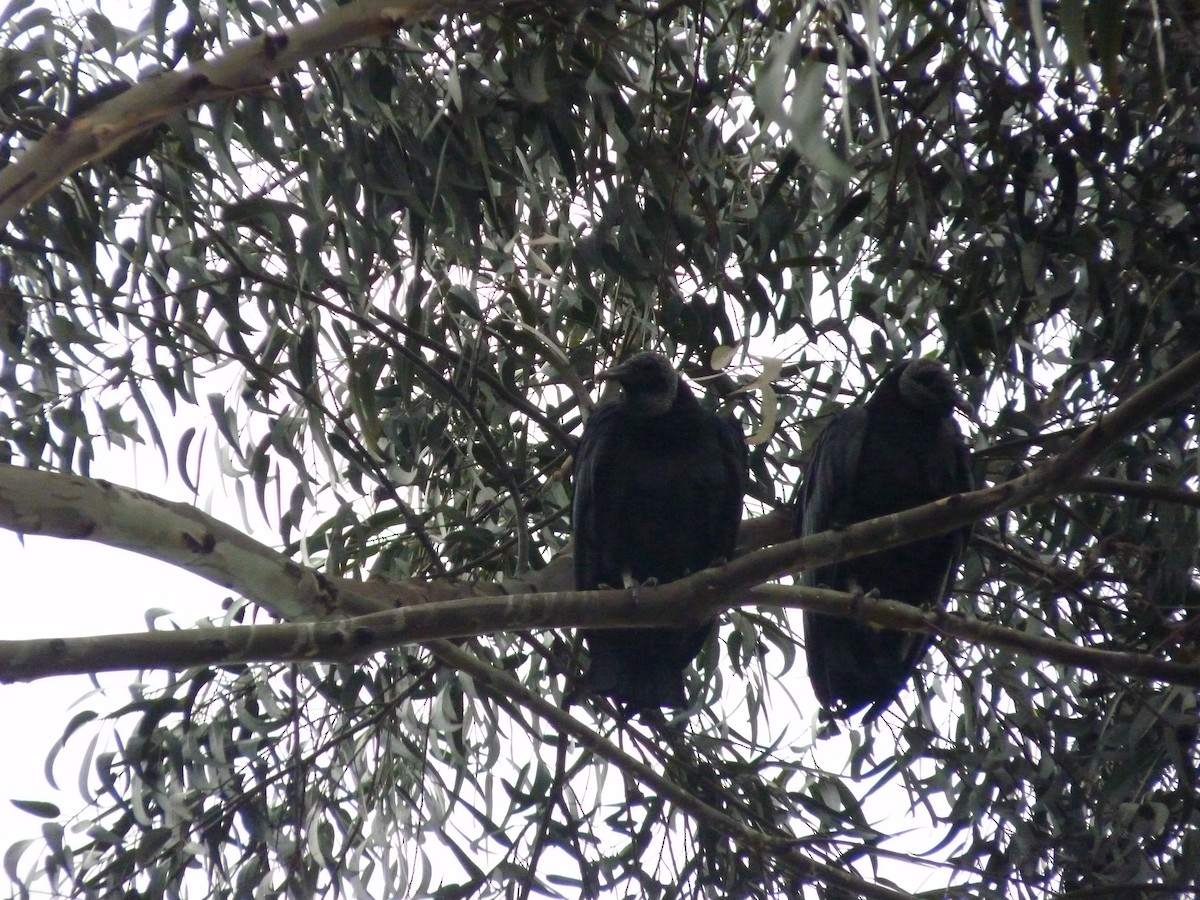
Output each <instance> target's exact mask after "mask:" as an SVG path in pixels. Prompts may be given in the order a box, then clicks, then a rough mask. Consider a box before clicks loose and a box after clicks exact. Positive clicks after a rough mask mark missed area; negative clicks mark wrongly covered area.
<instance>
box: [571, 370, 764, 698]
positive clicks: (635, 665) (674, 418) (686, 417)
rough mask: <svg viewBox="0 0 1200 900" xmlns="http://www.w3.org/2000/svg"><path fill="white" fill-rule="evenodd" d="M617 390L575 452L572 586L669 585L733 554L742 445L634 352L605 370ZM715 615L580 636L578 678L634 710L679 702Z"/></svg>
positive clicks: (732, 425)
mask: <svg viewBox="0 0 1200 900" xmlns="http://www.w3.org/2000/svg"><path fill="white" fill-rule="evenodd" d="M599 377H600V378H601V379H609V380H614V381H617V382H618V383H619V384H620V385H621V388H622V391H621V394H622V395H621V397H620V399H618V400H614V401H611V402H608V403H604V404H602V405H601V406H599V407H597V408H596V410H595V411H594V412H593V413H592V416H591V418H590V419H588V422H587V426H586V427H585V428H584V429H583V437H582V439H581V440H580V442H579V449H578V451H577V452H576V454H575V498H574V504H573V507H572V522H573V527H574V542H575V586H576V587H577V588H578V589H580V590H593V589H595V588H598V587H601V586H608V587H629V586H633V585H637V584H644V583H646V582H647V581H650V580H654V581H655V582H657V583H660V584H661V583H666V582H668V581H674V580H675V579H678V578H682V577H684V576H685V575H690V574H692V573H693V572H698V571H700V570H701V569H705V568H707V567H709V566H711V565H713V564H714V563H716V562H718V561H721V560H727V559H729V558H731V557H732V555H733V549H734V546H735V544H736V541H737V530H738V523H739V521H740V520H741V516H742V494H743V492H744V485H745V479H746V443H745V439H744V438H743V436H742V431H741V429H740V427H739V426H738V424H737V422H736V420H734V419H733V417H732V416H728V417H726V416H720V415H717V414H716V413H713V412H710V411H708V410H706V409H704V408H703V407H702V406H701V405H700V403H699V401H698V400H697V399H696V397H695V395H694V394H693V393H692V392H691V390H690V389H689V388H688V386H687V385H686V384H684V383H683V381H682V380H681V379H680V378H679V375H678V374H677V373H676V372H675V370H674V369H673V368H672V367H671V364H670V363H669V362H668V361H667V360H666V359H665V358H663V357H662V356H659V355H658V354H657V353H639V354H637V355H636V356H633V357H631V358H630V359H628V360H626V361H625V362H623V363H621V364H620V365H618V366H614V367H613V368H611V369H608V370H607V371H605V372H603V373H601V374H600V376H599ZM712 625H713V623H712V622H707V623H704V624H702V625H700V626H695V625H693V626H690V627H687V628H618V629H608V630H588V631H584V632H583V636H584V638H585V639H586V642H587V646H588V651H589V655H590V661H589V666H588V670H587V674H586V677H585V682H586V684H587V686H588V687H590V688H591V689H592V690H595V691H598V692H599V693H602V694H606V695H608V696H610V697H613V698H614V699H616V700H617V701H618V702H620V703H621V704H623V705H624V706H625V707H626V708H627V709H628V710H629V711H631V712H638V711H641V710H646V709H656V708H659V707H663V706H667V707H680V706H685V705H686V703H687V700H686V698H685V696H684V686H683V673H684V670H685V669H686V668H687V666H688V664H689V663H690V662H691V661H692V660H693V659H694V658H695V656H696V654H697V653H699V652H700V648H701V647H702V646H703V645H704V641H705V639H706V638H707V637H708V635H709V632H711V631H712Z"/></svg>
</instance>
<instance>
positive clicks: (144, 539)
mask: <svg viewBox="0 0 1200 900" xmlns="http://www.w3.org/2000/svg"><path fill="white" fill-rule="evenodd" d="M0 528H5V529H8V530H10V531H15V532H17V533H18V534H29V535H43V536H46V537H57V538H66V539H73V540H89V541H93V542H95V543H99V544H106V545H108V546H110V547H119V548H121V549H123V550H130V551H132V552H134V553H139V554H141V555H143V556H149V557H151V558H153V559H159V560H162V561H163V562H166V563H170V564H171V565H174V566H177V567H179V568H181V569H184V570H185V571H188V572H192V573H194V574H195V575H198V576H200V577H201V578H204V579H206V580H208V581H211V582H213V583H214V584H217V585H220V586H221V587H224V588H228V589H229V590H231V591H233V592H235V593H237V594H238V595H240V596H243V597H246V598H247V599H249V600H251V601H253V602H254V603H256V604H258V605H259V606H261V607H263V608H264V609H266V610H268V611H269V612H271V613H273V614H274V615H277V616H279V617H280V618H284V619H302V618H309V617H317V616H328V615H339V616H346V615H355V614H361V613H371V612H377V611H379V610H383V609H391V608H392V607H395V606H404V605H418V604H422V603H429V602H432V601H435V600H443V599H450V598H456V597H464V596H478V595H481V594H483V595H486V594H500V593H503V591H502V589H501V588H500V587H499V586H497V585H494V584H486V583H481V584H474V585H467V584H452V583H448V582H404V583H398V584H388V583H385V582H361V581H355V580H352V579H348V578H329V577H326V576H324V575H322V574H321V573H319V572H317V571H316V570H314V569H310V568H307V567H305V566H301V565H298V564H297V563H295V562H292V561H291V560H290V559H288V558H287V557H286V556H284V555H283V554H281V553H278V552H277V551H275V550H272V549H271V548H270V547H268V546H266V545H265V544H262V543H260V542H259V541H256V540H254V539H253V538H251V537H249V536H247V535H245V534H243V533H242V532H240V531H238V530H237V529H236V528H232V527H231V526H229V525H226V524H225V523H223V522H221V521H219V520H218V519H214V518H213V517H212V516H210V515H207V514H206V513H203V512H201V511H200V510H198V509H196V508H195V507H194V506H189V505H188V504H186V503H175V502H172V501H169V500H163V499H161V498H159V497H155V496H153V495H152V494H147V493H143V492H142V491H136V490H133V489H131V488H126V487H119V486H117V485H115V484H110V483H109V482H106V481H98V480H96V479H92V478H83V477H81V476H78V475H63V474H60V473H57V472H40V471H37V470H34V469H25V468H21V467H19V466H11V465H0Z"/></svg>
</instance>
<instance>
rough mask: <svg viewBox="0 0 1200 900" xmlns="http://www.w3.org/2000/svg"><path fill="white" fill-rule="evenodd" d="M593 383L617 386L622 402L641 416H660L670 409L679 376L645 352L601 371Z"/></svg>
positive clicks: (659, 358)
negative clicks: (600, 382) (603, 382)
mask: <svg viewBox="0 0 1200 900" xmlns="http://www.w3.org/2000/svg"><path fill="white" fill-rule="evenodd" d="M596 380H597V381H615V382H617V383H618V384H619V385H621V389H622V390H623V391H624V392H625V403H626V404H628V406H629V408H630V409H631V410H632V411H633V412H634V413H636V414H637V415H641V416H661V415H662V414H663V413H665V412H666V411H667V410H669V409H670V408H671V404H673V403H674V402H675V395H676V394H677V393H678V392H679V373H678V372H676V371H675V369H674V368H673V367H672V366H671V363H670V361H669V360H668V359H667V358H666V357H665V356H662V355H661V354H658V353H651V352H649V351H647V352H645V353H637V354H635V355H633V356H631V357H629V359H627V360H625V361H624V362H623V363H621V364H620V365H616V366H613V367H612V368H611V369H605V370H604V371H603V372H601V373H600V374H599V375H597V376H596Z"/></svg>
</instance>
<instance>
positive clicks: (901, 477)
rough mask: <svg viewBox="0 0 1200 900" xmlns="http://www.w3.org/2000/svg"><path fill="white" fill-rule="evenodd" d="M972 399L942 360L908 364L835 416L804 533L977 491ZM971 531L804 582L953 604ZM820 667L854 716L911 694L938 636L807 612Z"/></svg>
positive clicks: (838, 567)
mask: <svg viewBox="0 0 1200 900" xmlns="http://www.w3.org/2000/svg"><path fill="white" fill-rule="evenodd" d="M960 404H961V399H960V398H959V394H958V391H957V390H956V389H955V386H954V381H953V379H951V377H950V374H949V373H948V372H947V371H946V369H945V368H944V367H943V366H942V365H941V363H938V362H935V361H933V360H925V359H922V360H916V361H914V362H907V363H901V364H900V365H898V366H896V367H895V368H894V369H892V371H890V372H888V374H887V375H886V376H884V379H883V381H882V382H880V384H879V387H878V388H877V389H876V390H875V393H873V394H872V395H871V397H870V398H869V399H868V400H867V401H866V403H864V404H862V405H861V406H857V407H853V408H851V409H847V410H845V411H843V412H842V413H840V414H839V415H838V416H837V417H835V418H834V419H833V421H832V422H830V423H829V425H828V426H827V427H826V428H825V430H824V431H823V432H822V433H821V435H820V437H819V438H818V439H817V442H816V444H815V445H814V446H813V449H812V453H811V454H810V456H809V460H808V466H807V469H806V470H805V475H804V484H803V487H802V490H801V496H800V501H799V503H798V506H797V511H796V533H797V534H798V535H800V536H804V535H809V534H816V533H817V532H820V531H825V530H827V529H830V528H844V527H846V526H848V525H853V524H854V523H856V522H862V521H864V520H866V519H874V518H877V517H879V516H883V515H888V514H890V513H894V512H900V511H901V510H905V509H909V508H911V507H914V506H920V505H921V504H924V503H929V502H931V501H933V500H937V499H939V498H941V497H945V496H948V495H950V494H955V493H962V492H965V491H969V490H971V487H972V479H971V472H970V454H969V451H968V450H967V445H966V443H965V442H964V440H963V437H962V434H961V432H960V431H959V429H958V425H957V424H956V423H955V421H954V419H953V418H952V417H951V415H952V413H953V411H954V408H955V407H956V406H958V405H960ZM969 537H970V528H963V529H959V530H956V531H952V532H950V533H948V534H942V535H938V536H937V537H931V538H926V539H924V540H920V541H916V542H914V543H911V544H904V545H903V546H900V547H895V548H893V549H890V550H884V551H882V552H880V553H873V554H871V555H869V556H863V557H860V558H858V559H851V560H847V561H846V562H840V563H836V564H835V565H831V566H823V567H821V568H818V569H815V570H813V571H810V572H806V573H804V576H803V579H802V580H803V583H804V584H807V585H809V586H823V587H828V588H832V589H834V590H839V591H850V592H854V591H863V592H864V593H865V592H870V591H877V592H878V594H879V596H881V597H885V598H888V599H891V600H902V601H903V602H905V603H911V604H912V605H913V606H921V607H926V608H929V607H934V606H941V605H942V604H944V603H945V601H946V597H947V595H948V594H949V591H950V588H951V586H952V584H953V581H954V574H955V571H956V570H957V568H958V563H959V560H960V558H961V556H962V552H963V549H964V548H965V546H966V543H967V540H968V538H969ZM804 636H805V640H804V643H805V648H806V651H807V654H808V673H809V677H810V678H811V679H812V684H813V689H814V690H815V692H816V695H817V699H818V700H819V701H820V702H821V705H822V706H823V707H824V708H825V709H826V710H828V711H829V712H830V713H832V714H833V715H834V716H838V717H842V718H845V717H848V716H851V715H853V714H854V713H855V712H857V711H858V710H860V709H862V708H863V707H864V706H867V705H868V704H869V705H870V706H871V709H870V711H869V712H868V714H867V718H868V719H871V718H874V717H875V716H877V715H879V714H880V713H881V712H882V711H883V710H884V709H885V708H887V706H888V704H890V703H891V702H892V701H893V700H894V699H895V698H896V696H897V695H898V694H899V693H900V691H901V690H903V689H904V685H905V684H906V683H907V682H908V679H909V676H910V675H911V674H912V671H913V669H914V668H915V667H916V665H917V663H918V662H920V660H921V658H922V657H923V656H924V655H925V651H926V650H927V649H928V648H929V641H930V638H929V635H924V634H916V633H912V632H903V631H891V630H888V629H882V628H875V627H872V626H869V625H864V624H859V623H856V622H854V621H852V620H850V619H847V618H841V617H837V616H826V615H821V614H819V613H805V614H804Z"/></svg>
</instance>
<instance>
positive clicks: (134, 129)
mask: <svg viewBox="0 0 1200 900" xmlns="http://www.w3.org/2000/svg"><path fill="white" fill-rule="evenodd" d="M498 6H500V3H499V2H490V3H489V2H486V0H477V2H470V0H356V2H354V3H349V4H347V5H345V6H334V7H331V8H330V9H329V10H327V11H326V12H323V13H322V14H321V15H320V17H319V18H316V19H314V20H312V21H309V22H304V23H301V24H299V25H296V26H295V27H293V28H290V29H287V30H284V31H280V32H275V33H272V34H267V35H263V36H261V37H255V38H251V39H249V40H246V41H242V42H241V43H238V44H235V45H234V46H233V47H231V48H230V49H229V50H228V51H226V52H225V53H224V54H223V55H221V56H217V57H214V58H213V59H211V60H205V61H203V62H198V63H196V64H195V65H192V66H189V67H188V68H186V69H184V70H182V71H178V72H164V73H162V74H159V75H154V76H152V77H150V78H147V79H145V80H143V81H141V82H139V83H138V84H136V85H135V86H134V87H132V88H130V89H129V90H128V91H126V92H124V93H123V94H121V95H119V96H117V97H114V98H113V99H111V100H109V101H107V102H105V103H101V104H100V105H99V106H97V107H96V108H95V109H93V110H89V111H88V112H87V114H86V115H83V116H79V117H77V118H75V119H72V120H71V121H69V122H67V123H65V124H64V125H62V126H60V127H58V128H55V129H53V130H51V131H50V132H49V133H48V134H47V135H46V136H45V137H43V138H42V139H41V140H40V141H38V142H37V143H36V144H34V145H33V146H32V147H30V148H28V149H27V150H26V151H25V153H24V154H23V155H22V156H21V157H20V159H18V160H17V161H16V162H14V163H12V164H11V165H9V166H6V167H5V168H4V169H3V170H0V231H3V230H4V228H5V227H6V226H7V225H8V223H9V222H11V221H12V220H13V218H14V217H15V216H16V215H17V214H18V213H19V212H20V211H21V210H22V209H23V208H25V207H26V206H28V205H29V204H31V203H34V202H36V201H37V200H38V199H39V198H41V197H43V196H44V195H45V194H46V193H48V192H49V191H51V190H52V189H53V188H54V187H55V186H56V185H58V184H59V183H60V182H61V181H62V180H63V179H64V178H66V177H67V176H68V175H70V174H71V173H72V172H74V171H75V170H76V169H78V168H80V167H81V166H83V165H85V164H87V163H88V162H90V161H91V160H93V159H98V158H100V157H103V156H106V155H107V154H109V153H111V152H112V151H113V150H115V149H116V148H117V147H119V146H121V144H123V143H125V142H126V141H127V140H129V139H130V138H133V137H135V136H137V135H138V134H140V133H142V132H144V131H147V130H149V129H150V128H153V127H154V126H155V125H157V124H158V123H160V122H162V121H163V120H165V119H167V118H168V117H169V116H171V115H173V114H175V113H178V112H182V111H183V110H186V109H189V108H191V107H194V106H198V105H199V104H201V103H205V102H207V101H210V100H226V99H228V98H230V97H234V96H237V95H238V94H240V93H244V92H246V91H258V90H263V89H264V88H266V87H267V86H268V85H269V83H270V81H271V79H273V78H275V77H276V76H277V75H278V74H279V73H280V72H283V71H284V70H285V69H289V68H291V67H293V66H295V65H296V64H298V63H300V62H302V61H303V60H306V59H315V58H317V57H321V56H327V55H328V54H330V53H332V52H333V51H335V50H340V49H342V48H344V47H350V46H353V45H356V44H362V43H364V42H365V41H368V40H373V39H379V38H384V37H387V36H388V35H390V34H392V33H393V32H394V31H395V30H396V29H397V28H399V27H400V26H401V25H402V24H403V23H404V22H405V21H407V20H416V19H427V18H430V17H433V16H439V15H446V14H449V13H457V12H463V11H466V10H469V9H480V10H486V9H491V8H495V7H498Z"/></svg>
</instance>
